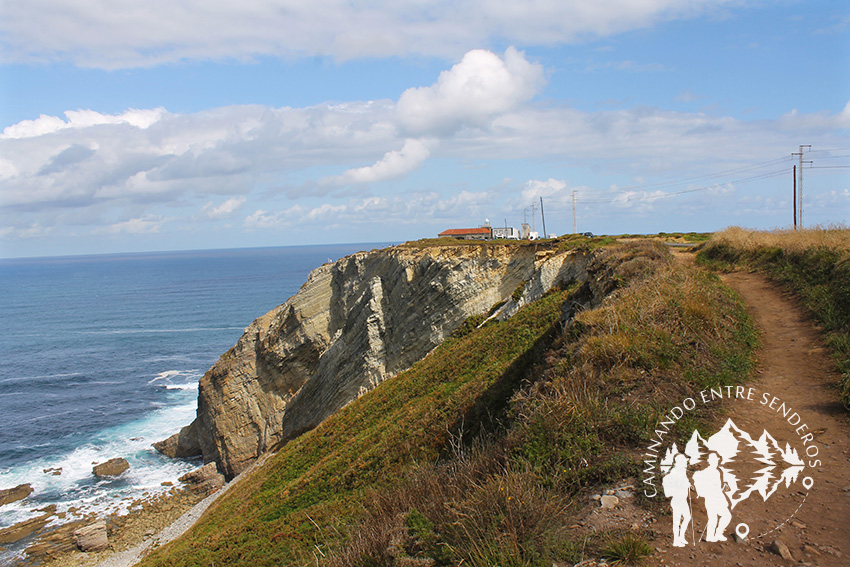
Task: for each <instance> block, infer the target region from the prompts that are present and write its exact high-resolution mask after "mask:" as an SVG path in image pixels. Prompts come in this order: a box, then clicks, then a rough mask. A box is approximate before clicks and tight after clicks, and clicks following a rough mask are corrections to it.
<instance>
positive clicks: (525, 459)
mask: <svg viewBox="0 0 850 567" xmlns="http://www.w3.org/2000/svg"><path fill="white" fill-rule="evenodd" d="M603 255H604V256H607V258H606V259H605V261H604V263H605V265H606V266H607V269H609V270H610V275H611V276H613V277H614V278H617V279H619V280H620V281H623V282H624V283H626V282H628V285H625V287H623V288H622V289H620V290H619V291H618V292H616V293H615V295H613V296H611V297H610V298H609V300H608V301H606V302H605V303H604V304H603V305H602V306H601V307H600V308H598V309H593V310H588V311H585V312H583V313H581V314H579V316H578V317H577V319H576V323H575V324H574V325H572V326H571V327H570V328H569V329H568V330H566V331H565V332H564V333H562V334H561V335H560V336H559V337H558V338H557V339H556V341H555V342H554V343H553V345H552V347H551V348H550V349H549V350H548V351H547V352H546V353H545V354H544V356H543V358H542V359H541V360H540V362H539V364H538V365H537V366H536V367H535V370H534V372H533V373H532V376H533V377H535V379H534V380H533V381H529V382H528V383H527V384H526V385H525V386H524V387H523V388H521V389H520V390H519V391H518V392H517V393H516V394H515V395H514V396H513V397H512V399H511V400H510V404H509V405H510V412H509V415H510V416H511V418H512V419H510V420H509V421H508V422H506V423H504V426H503V429H502V430H501V431H499V432H497V433H496V434H495V435H494V436H492V437H490V438H487V439H484V440H479V442H478V443H476V444H475V445H474V446H473V447H471V448H466V449H464V450H461V451H458V452H457V453H456V454H455V456H454V458H451V459H446V460H444V461H441V462H438V463H427V464H423V465H421V466H419V467H417V468H416V469H415V470H411V471H410V472H409V473H408V475H407V476H406V478H405V479H404V480H403V481H402V482H401V483H400V485H398V486H396V487H394V488H393V489H392V490H389V491H387V490H380V491H374V492H373V493H371V494H370V496H369V498H368V499H367V501H366V503H365V511H364V513H363V514H362V515H361V517H360V518H359V520H358V522H357V523H356V524H355V525H354V526H353V527H351V528H349V531H350V533H351V540H350V542H349V543H348V544H347V545H346V546H345V547H344V548H342V549H340V550H336V551H335V554H334V556H333V558H332V559H331V561H330V564H331V565H335V566H340V567H342V566H352V565H360V566H364V567H365V566H370V565H386V566H388V567H389V566H392V565H398V564H399V563H398V560H397V559H395V558H397V557H400V556H404V555H409V556H411V557H415V558H431V559H433V560H435V561H436V562H437V564H439V565H457V564H460V563H463V564H465V565H481V566H487V565H501V566H502V567H509V566H517V567H519V566H541V567H542V566H546V567H548V566H550V565H552V563H553V562H554V561H564V562H573V563H574V562H578V561H581V560H582V559H585V558H588V557H597V558H598V557H600V556H605V557H609V558H610V559H612V560H626V559H630V558H631V559H634V558H636V557H639V556H641V555H643V554H646V553H648V552H649V549H648V548H647V546H646V543H645V541H644V540H643V539H641V535H643V534H640V533H638V534H631V533H626V534H598V535H596V536H589V535H588V534H587V533H586V532H583V531H582V529H581V528H578V529H574V528H575V523H576V522H575V521H574V519H573V518H574V516H575V513H576V511H577V509H579V508H580V507H581V506H582V503H583V502H585V501H586V499H584V498H582V497H578V496H579V494H581V493H582V491H583V490H588V489H591V488H592V487H594V486H598V485H599V484H600V483H607V482H618V481H621V480H622V479H624V478H626V477H628V476H635V477H636V476H638V473H639V467H638V465H637V462H636V461H635V459H634V458H635V456H636V453H637V452H638V451H639V449H640V448H641V447H643V446H644V444H645V443H646V441H647V440H648V439H649V437H650V436H651V432H652V430H653V429H654V427H655V424H656V423H657V419H658V417H659V416H660V415H662V414H663V413H664V412H665V411H667V410H668V409H669V408H670V407H671V406H672V405H675V404H676V403H679V402H680V401H681V399H683V398H684V397H686V396H688V395H693V393H694V390H698V389H702V388H705V387H706V386H709V385H717V384H732V383H736V382H739V381H741V380H744V379H745V378H746V377H747V376H748V375H749V372H750V369H751V367H752V360H753V359H752V352H753V349H754V348H755V346H756V343H757V338H756V333H755V329H754V327H753V326H752V322H751V320H750V319H749V317H748V316H747V314H746V311H745V309H744V307H743V305H742V304H741V303H740V301H739V300H738V299H737V297H736V296H735V295H734V294H733V293H732V292H731V291H730V290H728V289H727V288H724V287H723V286H721V285H720V282H719V279H718V278H717V277H716V276H713V275H710V274H706V273H703V272H701V271H698V270H695V269H693V268H687V267H684V266H681V265H678V264H675V263H672V262H670V261H669V256H668V255H667V254H666V252H665V251H663V249H662V247H660V246H651V245H640V244H638V245H627V246H624V247H621V248H618V249H616V250H613V251H610V252H606V253H603ZM690 417H695V419H688V420H682V421H681V422H680V426H681V433H682V434H683V436H684V437H687V434H688V433H690V431H692V429H693V427H695V426H696V427H700V428H701V429H703V428H704V426H706V425H707V423H708V422H709V420H711V419H712V418H714V417H715V416H712V415H708V414H700V415H697V416H690ZM702 433H703V434H706V433H707V432H706V431H705V430H704V429H703V431H702ZM570 526H573V527H570Z"/></svg>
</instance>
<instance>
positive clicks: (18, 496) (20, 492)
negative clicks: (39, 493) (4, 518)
mask: <svg viewBox="0 0 850 567" xmlns="http://www.w3.org/2000/svg"><path fill="white" fill-rule="evenodd" d="M30 494H32V486H30V485H29V484H19V485H18V486H16V487H15V488H6V489H3V490H0V506H3V505H4V504H11V503H12V502H17V501H18V500H23V499H24V498H26V497H27V496H29V495H30Z"/></svg>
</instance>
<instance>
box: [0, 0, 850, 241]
mask: <svg viewBox="0 0 850 567" xmlns="http://www.w3.org/2000/svg"><path fill="white" fill-rule="evenodd" d="M0 132H2V133H0V257H27V256H58V255H68V254H97V253H117V252H135V251H155V250H189V249H205V248H239V247H254V246H287V245H302V244H329V243H360V242H364V243H369V242H401V241H405V240H414V239H419V238H425V237H433V236H436V234H437V233H439V232H441V231H443V230H445V229H448V228H466V227H477V226H479V225H481V224H483V223H485V222H486V221H488V220H489V221H490V222H491V223H492V224H493V225H495V226H504V225H508V226H514V227H519V225H520V224H521V223H522V222H523V221H524V220H525V221H527V222H528V223H529V224H534V226H535V228H537V230H538V231H540V232H542V231H543V230H542V229H543V221H544V219H543V218H542V217H541V214H540V202H541V199H542V202H543V210H544V213H545V227H546V230H547V233H548V234H565V233H569V232H572V230H573V211H575V219H576V229H577V230H578V231H579V232H585V231H591V232H594V233H596V234H622V233H655V232H659V231H664V232H675V231H714V230H719V229H722V228H724V227H727V226H733V225H734V226H744V227H749V228H756V229H773V228H787V227H789V226H791V224H792V222H793V212H794V206H793V200H792V191H793V181H794V180H793V174H792V166H793V165H794V164H799V157H795V156H793V155H792V154H793V153H795V152H799V151H800V145H806V146H808V145H810V146H811V147H810V148H809V147H804V148H803V150H804V152H803V153H804V156H803V161H804V162H805V163H804V167H805V169H804V171H803V199H804V200H803V223H804V225H805V226H812V225H822V226H828V225H830V224H841V223H844V224H846V223H847V220H848V216H850V4H848V3H847V2H846V1H844V0H800V1H798V0H769V1H768V0H595V1H593V2H587V1H586V0H581V1H578V0H528V1H526V2H515V1H512V2H507V1H505V0H453V1H445V0H434V1H431V2H427V1H424V0H392V1H387V0H371V1H369V2H365V1H362V0H312V1H311V2H304V1H303V0H297V1H293V0H239V1H236V0H148V1H146V2H138V1H136V0H109V1H104V0H27V1H26V2H15V1H13V0H0ZM809 162H811V163H809ZM574 203H575V206H574Z"/></svg>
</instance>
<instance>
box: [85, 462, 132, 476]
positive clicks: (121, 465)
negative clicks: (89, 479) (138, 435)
mask: <svg viewBox="0 0 850 567" xmlns="http://www.w3.org/2000/svg"><path fill="white" fill-rule="evenodd" d="M129 468H130V463H128V462H127V459H122V458H121V457H118V458H115V459H109V460H108V461H106V462H105V463H101V464H99V465H95V466H94V468H93V469H92V472H93V473H94V476H98V477H101V476H118V475H120V474H121V473H123V472H124V471H126V470H127V469H129Z"/></svg>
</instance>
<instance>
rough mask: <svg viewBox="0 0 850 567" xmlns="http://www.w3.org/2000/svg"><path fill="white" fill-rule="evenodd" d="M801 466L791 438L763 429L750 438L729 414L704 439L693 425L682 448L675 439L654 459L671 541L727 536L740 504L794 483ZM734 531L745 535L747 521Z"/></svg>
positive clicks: (808, 483) (809, 483)
mask: <svg viewBox="0 0 850 567" xmlns="http://www.w3.org/2000/svg"><path fill="white" fill-rule="evenodd" d="M805 468H806V463H805V462H804V460H803V458H801V456H800V454H799V453H798V451H797V450H796V449H794V448H792V447H791V445H790V444H789V443H785V446H784V447H782V446H781V445H780V443H779V442H777V441H776V439H775V438H774V437H773V436H772V435H771V434H770V433H769V432H767V431H762V433H761V435H760V436H759V437H758V438H754V437H753V436H751V435H750V434H749V433H747V432H746V431H744V430H743V429H741V428H740V427H738V426H737V425H736V424H735V422H733V421H732V420H731V419H729V420H727V421H726V423H725V424H724V425H723V427H721V428H720V429H719V430H718V431H717V432H716V433H714V434H713V435H711V436H710V437H708V439H703V437H702V436H701V435H700V434H699V432H698V431H696V430H694V432H693V434H692V435H691V438H690V440H689V441H688V442H687V443H686V444H685V446H684V448H683V450H680V449H679V447H677V445H676V443H673V445H672V446H671V447H668V448H667V450H666V451H665V452H664V453H663V456H661V458H660V459H659V460H658V474H659V475H660V478H661V488H662V490H663V494H664V496H665V497H667V498H669V499H670V506H671V508H672V512H673V545H674V546H676V547H684V546H685V545H688V543H689V540H690V542H692V543H694V544H695V543H696V542H698V541H702V540H704V541H706V542H718V541H726V539H727V538H726V535H725V534H726V529H727V527H728V526H729V525H730V523H731V522H732V519H733V515H734V514H735V513H736V509H739V505H741V504H742V503H744V502H746V501H747V500H748V499H750V498H757V497H759V498H760V499H761V501H763V502H765V503H766V502H767V501H768V499H770V498H771V496H773V495H774V494H775V493H776V492H777V491H778V490H780V487H784V489H789V488H791V486H792V485H793V484H795V483H797V482H798V479H799V478H800V475H801V473H802V472H803V470H804V469H805ZM800 482H801V485H802V488H804V489H805V490H806V491H808V490H809V489H810V488H811V487H812V484H813V481H812V479H811V477H804V478H803V479H802V480H801V481H800ZM699 504H701V507H700V508H699V511H700V514H702V511H703V510H704V512H705V522H704V526H703V527H702V528H701V529H699V530H698V529H697V528H696V527H695V526H694V523H695V521H694V514H695V511H696V509H697V506H698V505H699ZM801 505H802V504H801ZM762 508H763V506H762ZM797 509H799V506H798V507H797ZM789 519H790V518H789ZM786 521H787V520H786ZM783 523H784V522H783ZM735 532H736V533H737V534H738V536H739V537H741V538H747V536H748V535H749V533H750V526H749V525H748V523H746V522H745V521H742V522H739V523H738V524H737V525H736V526H735ZM761 535H765V534H761Z"/></svg>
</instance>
